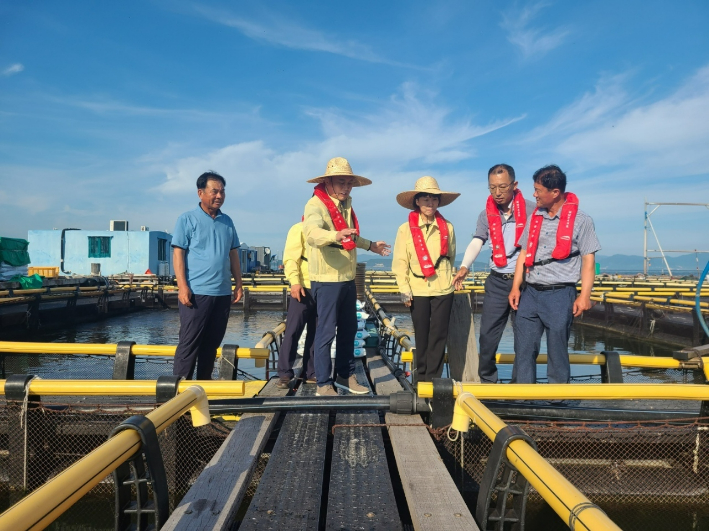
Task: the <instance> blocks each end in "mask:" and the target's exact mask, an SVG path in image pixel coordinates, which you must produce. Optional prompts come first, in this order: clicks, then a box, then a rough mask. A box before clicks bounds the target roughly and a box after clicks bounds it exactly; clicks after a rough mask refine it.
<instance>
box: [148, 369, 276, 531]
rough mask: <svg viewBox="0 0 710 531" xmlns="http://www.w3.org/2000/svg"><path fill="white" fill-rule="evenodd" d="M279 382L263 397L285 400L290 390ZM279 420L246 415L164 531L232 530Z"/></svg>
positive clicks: (272, 383) (270, 385)
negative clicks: (277, 397) (259, 461)
mask: <svg viewBox="0 0 710 531" xmlns="http://www.w3.org/2000/svg"><path fill="white" fill-rule="evenodd" d="M276 382H277V380H276V379H272V380H271V381H269V383H268V384H266V386H264V389H263V390H262V391H261V392H260V393H259V395H260V396H284V395H285V394H286V391H287V390H285V389H277V388H276ZM277 419H278V413H247V414H245V415H242V417H241V419H240V420H239V422H237V425H236V426H235V427H234V429H233V430H232V432H231V433H230V434H229V436H228V437H227V438H226V439H225V441H224V443H223V444H222V446H221V447H220V449H219V450H218V451H217V453H216V454H215V455H214V457H213V458H212V460H211V461H210V462H209V463H208V464H207V466H206V467H205V469H204V471H203V472H202V474H200V476H199V477H198V478H197V481H195V483H194V484H193V485H192V487H191V488H190V490H189V491H188V492H187V494H185V496H184V497H183V499H182V500H181V501H180V503H179V504H178V506H177V507H176V508H175V510H174V511H173V513H172V515H170V518H169V519H168V521H167V522H166V523H165V525H164V526H163V527H162V529H163V530H165V531H168V530H179V529H181V530H194V529H219V530H222V529H225V530H226V529H231V527H232V523H233V521H234V517H235V514H236V512H237V510H238V509H239V506H240V504H241V502H242V498H243V497H244V493H245V492H246V489H247V487H248V486H249V482H250V481H251V477H252V475H253V473H254V469H255V468H256V465H257V462H258V460H259V456H260V455H261V453H262V451H263V449H264V445H266V442H267V441H268V439H269V435H270V434H271V430H272V429H273V427H274V425H275V424H276V420H277Z"/></svg>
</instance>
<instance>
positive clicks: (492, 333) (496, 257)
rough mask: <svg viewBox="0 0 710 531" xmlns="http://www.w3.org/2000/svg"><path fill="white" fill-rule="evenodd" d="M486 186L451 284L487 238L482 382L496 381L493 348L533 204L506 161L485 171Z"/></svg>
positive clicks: (464, 271) (462, 274)
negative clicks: (473, 229) (488, 255)
mask: <svg viewBox="0 0 710 531" xmlns="http://www.w3.org/2000/svg"><path fill="white" fill-rule="evenodd" d="M488 189H489V190H490V193H491V195H490V196H489V197H488V200H487V202H486V208H485V209H484V210H483V212H481V214H480V215H479V216H478V222H477V223H476V233H475V234H474V235H473V240H471V243H470V244H469V245H468V247H467V248H466V253H465V254H464V257H463V262H462V263H461V269H459V271H458V273H457V274H456V276H455V277H454V286H455V287H456V289H461V288H462V286H463V280H464V279H465V278H466V276H467V275H468V274H469V272H470V270H471V266H472V264H473V261H474V260H475V259H476V257H477V256H478V254H479V253H480V251H481V248H482V247H483V244H484V243H486V241H489V240H490V247H491V251H492V252H491V260H490V268H491V273H490V275H488V278H487V279H486V284H485V290H486V295H485V298H484V299H483V312H482V314H481V333H480V345H481V348H480V350H479V362H478V376H479V377H480V379H481V383H497V382H498V368H497V367H496V351H497V350H498V343H500V338H501V336H502V335H503V330H504V329H505V325H506V323H507V322H508V316H509V315H510V316H511V318H512V319H515V312H512V313H511V307H510V304H509V302H508V295H509V294H510V290H511V288H512V286H513V277H514V276H515V262H516V259H517V257H518V254H519V253H520V245H519V240H520V237H521V235H522V233H523V229H525V225H526V221H527V218H528V216H530V214H532V211H533V210H534V209H535V203H533V202H532V201H527V200H525V199H524V198H523V195H522V193H521V192H520V190H518V183H517V181H516V180H515V170H514V169H513V168H512V166H509V165H507V164H496V165H495V166H493V167H492V168H491V169H490V170H488Z"/></svg>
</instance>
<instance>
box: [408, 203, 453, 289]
mask: <svg viewBox="0 0 710 531" xmlns="http://www.w3.org/2000/svg"><path fill="white" fill-rule="evenodd" d="M435 218H436V225H437V226H438V227H439V234H440V235H441V248H440V249H439V259H441V257H442V256H447V255H448V254H449V227H448V225H446V220H445V219H444V216H442V215H441V214H439V212H436V214H435ZM409 230H410V231H412V240H414V250H415V251H416V252H417V259H418V260H419V267H421V268H422V274H423V275H424V278H429V277H431V276H433V275H436V265H434V263H433V262H432V259H431V256H429V249H427V246H426V242H425V241H424V234H423V233H422V229H421V228H419V212H411V213H410V214H409ZM438 263H439V262H438V260H437V264H438Z"/></svg>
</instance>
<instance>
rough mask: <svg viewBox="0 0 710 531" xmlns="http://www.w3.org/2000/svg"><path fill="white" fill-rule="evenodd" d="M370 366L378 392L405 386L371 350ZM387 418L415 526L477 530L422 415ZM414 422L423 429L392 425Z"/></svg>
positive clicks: (434, 530) (427, 530) (426, 530)
mask: <svg viewBox="0 0 710 531" xmlns="http://www.w3.org/2000/svg"><path fill="white" fill-rule="evenodd" d="M367 365H368V368H369V371H370V379H371V380H372V382H373V383H374V384H375V390H376V391H377V394H378V395H389V394H392V393H395V392H399V391H401V390H402V386H401V385H400V383H399V382H398V381H397V379H396V378H395V377H394V376H393V375H392V373H391V372H390V370H389V369H388V368H387V366H386V365H385V363H384V361H382V358H381V357H380V355H379V354H372V353H368V356H367ZM385 421H386V423H387V424H389V425H390V426H389V428H388V431H389V435H390V442H391V444H392V450H393V451H394V455H395V459H396V461H397V468H398V470H399V477H400V480H401V481H402V488H403V489H404V494H405V496H406V498H407V504H408V506H409V512H410V515H411V517H412V524H413V526H414V529H415V530H417V531H419V530H421V531H430V530H431V531H440V530H441V529H446V530H447V531H448V530H451V531H458V530H461V531H463V530H468V531H471V530H478V529H479V528H478V525H477V524H476V521H475V520H474V519H473V515H472V514H471V511H470V510H469V509H468V507H467V506H466V503H465V502H464V500H463V498H462V497H461V494H460V493H459V490H458V488H457V487H456V485H455V484H454V482H453V480H452V479H451V475H450V474H449V471H448V470H447V469H446V466H444V463H443V461H442V460H441V457H440V455H439V452H438V451H437V449H436V446H434V442H433V441H432V440H431V435H430V434H429V431H428V430H427V429H426V426H425V425H424V423H423V422H421V420H420V419H419V417H417V416H409V415H396V414H393V413H387V414H386V415H385ZM414 423H421V428H419V427H411V426H406V427H405V426H402V427H400V428H398V427H395V426H393V425H396V424H414Z"/></svg>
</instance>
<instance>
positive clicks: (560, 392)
mask: <svg viewBox="0 0 710 531" xmlns="http://www.w3.org/2000/svg"><path fill="white" fill-rule="evenodd" d="M462 385H463V390H464V392H467V393H471V394H473V395H474V396H476V397H477V398H479V399H481V400H708V386H707V385H699V384H637V383H625V384H544V385H537V384H506V385H490V384H475V383H463V384H462ZM417 391H418V394H419V396H420V397H421V398H432V397H433V396H434V388H433V385H432V383H431V382H420V383H419V385H418V387H417ZM458 393H459V391H458V389H457V388H456V387H454V396H458Z"/></svg>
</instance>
